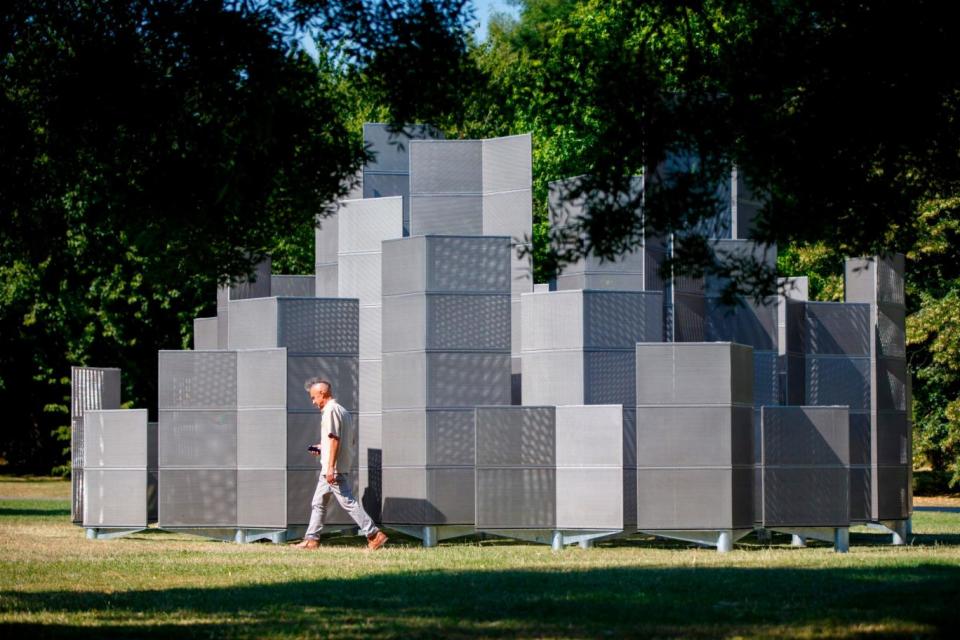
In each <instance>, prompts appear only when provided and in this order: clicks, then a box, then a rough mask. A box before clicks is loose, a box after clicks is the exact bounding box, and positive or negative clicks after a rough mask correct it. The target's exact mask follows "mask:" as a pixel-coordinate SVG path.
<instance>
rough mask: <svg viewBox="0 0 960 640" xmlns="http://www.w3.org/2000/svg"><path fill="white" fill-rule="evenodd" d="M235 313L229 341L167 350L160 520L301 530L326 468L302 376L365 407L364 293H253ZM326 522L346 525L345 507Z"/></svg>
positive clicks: (229, 529) (209, 528) (201, 526)
mask: <svg viewBox="0 0 960 640" xmlns="http://www.w3.org/2000/svg"><path fill="white" fill-rule="evenodd" d="M228 313H229V316H230V323H229V334H228V336H227V338H228V345H229V346H230V347H231V349H230V350H219V351H161V352H160V370H159V374H160V389H159V391H160V393H159V403H158V404H159V409H160V416H159V417H160V421H159V427H158V429H159V467H160V500H159V502H160V505H159V522H160V526H161V527H162V528H171V529H173V528H176V529H190V530H195V531H197V532H201V533H203V532H209V533H211V535H217V536H220V537H233V536H234V533H233V532H234V531H235V530H241V531H243V530H251V531H254V532H256V531H282V530H292V531H294V532H295V531H296V530H297V529H298V528H299V527H302V526H304V525H305V524H306V523H307V521H308V520H309V516H310V501H311V498H312V496H313V491H314V489H315V487H316V482H317V478H318V476H319V467H318V464H317V461H316V459H315V458H314V457H313V456H311V455H310V454H309V453H308V452H307V451H306V448H307V446H308V445H310V444H313V443H315V442H316V440H317V438H318V437H319V433H320V425H319V420H320V414H319V412H318V411H317V410H316V409H315V408H314V407H313V406H312V405H311V404H310V401H309V397H308V395H307V393H306V391H304V387H303V383H304V381H305V380H306V379H308V378H310V377H312V376H320V377H324V378H327V379H328V380H330V381H331V382H332V384H333V387H334V393H335V395H336V396H337V398H338V399H339V400H340V402H341V403H342V404H343V405H344V406H346V407H347V408H348V409H349V408H350V407H351V406H354V407H355V406H356V400H357V370H358V346H357V345H358V336H357V324H358V309H357V301H356V300H344V299H321V298H250V299H244V300H234V301H231V302H230V303H229V310H228ZM345 444H346V443H345ZM351 473H353V474H354V475H353V477H356V470H351ZM328 522H330V523H331V524H348V522H347V519H346V516H345V514H343V513H342V511H334V512H333V513H331V517H330V519H328Z"/></svg>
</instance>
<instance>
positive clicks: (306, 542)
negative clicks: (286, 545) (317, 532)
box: [293, 538, 320, 549]
mask: <svg viewBox="0 0 960 640" xmlns="http://www.w3.org/2000/svg"><path fill="white" fill-rule="evenodd" d="M293 546H295V547H296V548H297V549H319V548H320V543H319V542H318V541H316V540H314V539H313V538H304V539H303V540H302V541H301V542H300V543H299V544H295V545H293Z"/></svg>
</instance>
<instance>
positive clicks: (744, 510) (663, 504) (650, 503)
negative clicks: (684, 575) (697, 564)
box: [637, 468, 753, 531]
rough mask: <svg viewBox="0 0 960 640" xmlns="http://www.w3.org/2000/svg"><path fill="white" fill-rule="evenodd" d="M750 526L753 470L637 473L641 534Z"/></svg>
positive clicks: (640, 470)
mask: <svg viewBox="0 0 960 640" xmlns="http://www.w3.org/2000/svg"><path fill="white" fill-rule="evenodd" d="M752 527H753V469H752V468H736V469H696V468H678V469H646V468H640V469H638V470H637V528H638V529H640V530H641V531H652V530H657V529H666V530H683V529H689V530H705V529H748V528H752Z"/></svg>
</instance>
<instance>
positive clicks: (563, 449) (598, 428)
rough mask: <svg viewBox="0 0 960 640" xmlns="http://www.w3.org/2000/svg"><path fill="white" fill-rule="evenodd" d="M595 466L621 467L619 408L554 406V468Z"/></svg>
mask: <svg viewBox="0 0 960 640" xmlns="http://www.w3.org/2000/svg"><path fill="white" fill-rule="evenodd" d="M597 466H609V467H622V466H623V408H622V407H621V406H620V405H618V404H615V405H603V404H597V405H580V406H569V405H568V406H558V407H557V467H597ZM558 489H559V487H558ZM560 495H562V494H560Z"/></svg>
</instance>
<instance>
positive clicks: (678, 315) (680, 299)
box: [672, 290, 707, 342]
mask: <svg viewBox="0 0 960 640" xmlns="http://www.w3.org/2000/svg"><path fill="white" fill-rule="evenodd" d="M672 309H673V339H674V342H701V341H703V340H705V339H706V330H707V321H706V316H707V306H706V300H705V299H704V297H703V295H702V294H700V293H684V292H682V291H680V290H676V291H674V294H673V307H672Z"/></svg>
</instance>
